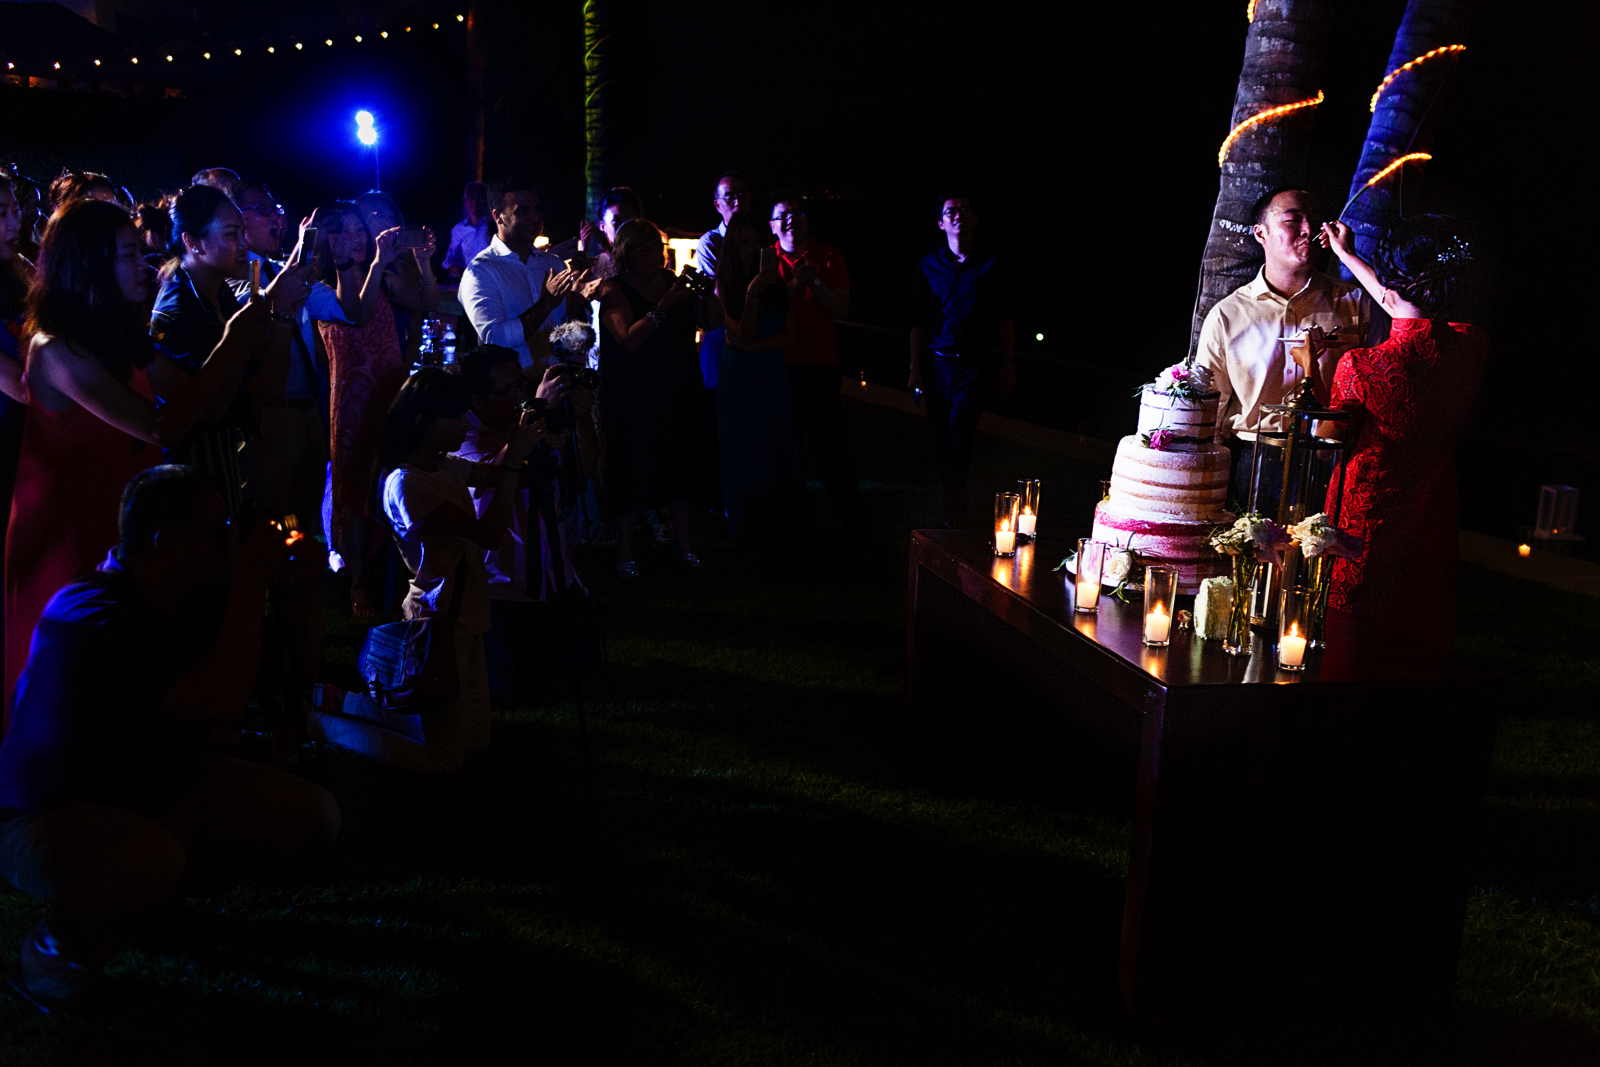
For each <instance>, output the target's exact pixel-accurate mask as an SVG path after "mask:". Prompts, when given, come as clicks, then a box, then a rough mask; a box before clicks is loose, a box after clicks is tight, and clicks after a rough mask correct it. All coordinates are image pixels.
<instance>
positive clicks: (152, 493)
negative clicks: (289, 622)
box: [0, 466, 340, 1010]
mask: <svg viewBox="0 0 1600 1067" xmlns="http://www.w3.org/2000/svg"><path fill="white" fill-rule="evenodd" d="M118 525H119V531H120V544H119V545H118V546H117V548H116V549H115V550H114V551H113V552H111V554H110V555H108V556H107V557H106V560H105V562H104V563H102V564H101V565H100V567H99V568H98V569H97V570H96V571H95V572H94V573H92V574H89V575H86V576H84V577H82V578H80V579H78V580H76V581H74V582H72V583H70V584H68V585H67V586H65V587H63V588H62V589H61V591H60V592H58V593H57V594H56V595H55V596H54V597H53V598H51V600H50V603H49V605H48V606H47V607H46V608H45V611H44V615H43V616H42V617H41V618H40V620H39V624H38V626H37V627H36V628H35V629H34V635H33V647H32V650H31V652H30V654H29V657H28V665H27V667H26V668H25V669H24V670H23V672H22V676H21V678H19V679H18V681H17V689H16V695H15V698H14V705H13V709H12V717H11V727H10V730H9V732H8V733H7V734H6V737H5V742H4V744H3V745H0V875H4V877H5V878H6V879H7V880H9V881H10V882H11V883H12V884H13V885H15V886H17V888H19V889H21V890H22V891H23V892H26V893H30V894H32V895H33V896H36V897H41V898H46V899H51V900H54V901H55V906H54V908H53V909H52V914H51V915H50V917H49V918H47V919H45V920H43V921H41V922H40V923H39V924H38V925H37V926H35V927H34V929H33V930H32V931H31V932H30V933H29V934H28V935H27V937H26V938H24V940H23V945H22V952H21V959H20V960H19V962H18V964H17V967H16V969H15V970H14V971H13V972H12V974H11V975H10V981H11V984H12V986H13V988H14V989H16V990H17V992H19V993H21V994H22V995H23V996H25V997H27V998H28V999H29V1000H31V1001H32V1002H33V1003H34V1004H36V1005H37V1006H39V1007H40V1008H41V1009H43V1010H49V1009H50V1007H51V1006H53V1005H54V1004H55V1003H58V1002H61V1001H65V1000H67V999H69V998H70V997H72V996H73V995H75V994H76V993H77V992H79V991H80V990H81V989H82V987H83V986H84V985H85V984H86V983H87V982H88V981H89V980H90V979H91V978H92V977H93V975H94V972H95V971H96V970H97V969H98V968H99V967H100V966H101V965H102V964H104V963H105V961H106V960H108V959H109V958H110V957H111V956H112V955H113V954H114V953H115V952H117V951H118V950H119V949H121V948H122V947H124V946H125V945H126V944H128V942H129V940H130V939H131V938H132V936H133V934H134V933H135V931H136V930H137V928H138V926H139V924H140V922H141V921H142V920H143V919H145V918H146V917H148V916H149V915H150V914H151V913H152V912H153V911H155V910H156V909H157V908H159V907H161V906H162V905H163V904H164V903H165V902H166V901H168V900H170V899H171V898H172V897H173V895H174V894H175V893H177V892H178V890H179V886H180V884H181V882H182V881H183V879H185V878H186V877H190V876H193V875H194V874H195V873H197V872H201V871H205V870H208V869H209V870H213V871H214V870H217V869H218V868H237V867H238V866H240V865H261V864H268V865H271V864H278V863H282V862H284V861H286V860H288V859H290V858H291V857H294V856H296V855H299V854H301V853H304V852H307V851H308V850H311V849H314V848H316V847H317V846H320V845H323V844H326V843H327V842H330V841H332V840H333V838H334V836H335V835H336V834H337V833H338V830H339V824H340V816H339V807H338V804H337V802H335V800H334V798H333V796H332V795H331V794H330V793H328V791H327V790H325V789H323V788H322V787H321V786H318V785H314V784H312V783H310V782H307V781H304V780H303V779H300V778H297V777H295V776H294V775H291V774H288V773H286V772H284V771H280V770H275V769H273V768H271V767H265V766H262V765H259V764H255V763H250V762H247V761H245V760H241V759H208V758H206V757H205V755H204V753H203V744H204V740H205V737H206V735H207V734H208V733H209V732H210V731H212V730H215V729H216V728H218V727H228V726H234V725H237V724H238V723H239V722H240V721H242V719H243V716H244V708H245V702H246V700H247V699H248V698H249V696H250V693H251V690H252V688H253V687H254V682H255V678H256V673H257V668H258V666H259V663H260V655H261V619H262V614H263V611H262V609H263V605H264V602H265V598H266V592H267V588H268V586H269V585H271V584H272V583H273V582H274V580H275V579H276V577H277V575H278V574H279V572H280V571H282V570H284V564H285V562H286V558H287V556H288V555H289V552H288V550H287V549H286V545H285V541H284V538H283V535H282V534H281V533H280V532H278V531H277V530H275V529H273V528H271V527H269V526H267V525H266V524H264V523H262V524H258V526H257V528H256V529H255V530H254V531H253V532H252V533H251V534H250V536H248V537H236V536H233V535H232V532H231V531H230V529H229V523H228V516H227V508H226V505H225V504H224V503H223V499H222V496H221V495H220V494H219V493H218V492H217V490H216V489H215V488H214V487H213V486H212V483H211V482H210V480H209V479H208V478H207V477H206V476H205V475H202V474H200V473H199V472H197V471H196V470H195V469H194V468H192V467H181V466H163V467H153V468H151V469H149V470H146V471H142V472H140V473H139V474H137V475H135V476H134V478H133V480H132V481H130V482H129V483H128V488H127V490H126V491H125V492H124V493H123V503H122V512H121V515H120V519H119V524H118ZM303 543H304V544H306V545H311V544H313V542H309V541H306V542H303ZM317 555H318V553H312V554H311V555H309V556H306V557H305V558H303V559H297V560H295V561H293V564H292V565H291V567H290V568H289V571H288V573H289V577H290V580H291V585H290V586H289V587H288V588H287V589H286V590H285V591H286V592H287V593H288V594H289V597H288V599H289V600H291V601H292V602H293V603H294V604H295V605H296V606H297V608H298V609H299V611H300V612H302V613H304V614H305V615H306V618H307V621H308V622H310V621H311V620H313V619H314V617H315V611H316V573H317V569H318V568H317V566H316V565H317V564H319V563H320V561H319V560H318V559H317V558H316V556H317ZM313 628H314V627H313Z"/></svg>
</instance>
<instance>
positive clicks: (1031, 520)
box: [1017, 508, 1039, 537]
mask: <svg viewBox="0 0 1600 1067" xmlns="http://www.w3.org/2000/svg"><path fill="white" fill-rule="evenodd" d="M1038 522H1039V516H1037V515H1035V514H1034V513H1033V509H1032V508H1023V509H1022V514H1021V515H1018V516H1017V533H1019V534H1021V535H1022V536H1023V537H1032V536H1033V531H1034V528H1035V526H1037V525H1038Z"/></svg>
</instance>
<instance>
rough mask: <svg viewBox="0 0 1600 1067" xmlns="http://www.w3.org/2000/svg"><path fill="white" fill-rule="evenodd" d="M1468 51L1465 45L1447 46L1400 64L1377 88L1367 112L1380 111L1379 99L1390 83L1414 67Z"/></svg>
mask: <svg viewBox="0 0 1600 1067" xmlns="http://www.w3.org/2000/svg"><path fill="white" fill-rule="evenodd" d="M1466 50H1467V46H1466V45H1464V44H1447V45H1445V46H1444V47H1442V48H1435V49H1434V50H1433V51H1431V52H1424V53H1422V54H1421V55H1420V56H1418V57H1417V58H1416V59H1413V60H1411V61H1410V62H1409V63H1402V64H1400V65H1399V66H1398V67H1396V68H1394V69H1393V70H1391V71H1390V72H1389V73H1388V75H1387V76H1386V77H1385V78H1384V79H1383V81H1381V82H1379V83H1378V88H1377V90H1376V91H1375V92H1373V94H1372V102H1371V103H1370V104H1368V105H1367V110H1368V111H1373V112H1376V111H1377V110H1378V97H1380V96H1382V95H1383V91H1384V90H1385V89H1387V88H1389V83H1390V82H1392V81H1394V80H1395V79H1396V78H1398V77H1400V75H1402V74H1404V73H1405V72H1406V71H1408V70H1410V69H1411V68H1412V67H1415V66H1418V65H1420V64H1422V63H1426V62H1427V61H1428V60H1430V59H1432V58H1433V57H1434V56H1443V55H1454V54H1457V53H1460V52H1465V51H1466Z"/></svg>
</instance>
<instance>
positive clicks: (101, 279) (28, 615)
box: [5, 200, 270, 693]
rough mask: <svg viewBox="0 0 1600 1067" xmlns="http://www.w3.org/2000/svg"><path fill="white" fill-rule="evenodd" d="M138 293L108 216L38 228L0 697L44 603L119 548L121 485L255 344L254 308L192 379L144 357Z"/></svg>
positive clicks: (149, 353) (233, 322)
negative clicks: (159, 401)
mask: <svg viewBox="0 0 1600 1067" xmlns="http://www.w3.org/2000/svg"><path fill="white" fill-rule="evenodd" d="M148 284H149V283H148V280H147V271H146V268H145V263H144V260H143V258H142V257H141V247H140V242H139V237H138V235H137V234H136V233H135V232H134V229H133V222H132V220H131V219H129V218H128V213H127V212H126V211H124V210H122V208H120V207H118V206H117V205H116V204H111V203H106V202H104V201H100V200H75V201H71V202H69V203H68V204H66V205H65V206H64V207H63V208H62V209H61V210H60V211H59V212H57V214H56V215H55V216H54V217H53V218H52V219H51V220H50V224H49V226H48V227H47V228H46V230H45V234H44V241H43V243H42V244H41V246H40V250H39V262H38V269H37V271H36V273H35V275H34V279H33V285H32V287H31V288H30V290H29V292H28V303H27V322H26V325H25V326H24V335H25V336H27V337H28V348H27V357H26V363H25V369H24V381H25V384H26V386H27V392H28V411H27V416H26V418H25V420H24V426H23V435H22V452H21V458H20V460H19V462H18V464H17V484H16V490H15V495H14V497H13V499H12V504H11V520H10V525H9V526H8V528H7V532H6V566H5V572H6V602H5V615H6V623H5V639H6V662H5V666H6V691H7V692H8V693H9V691H10V688H11V686H12V685H13V684H15V682H16V678H17V675H18V674H19V673H20V672H21V670H22V666H23V664H24V663H25V662H26V660H27V656H28V642H29V640H30V638H31V636H32V633H33V626H34V623H36V622H37V621H38V619H39V615H40V614H41V613H42V612H43V610H44V605H45V602H46V601H48V600H49V599H50V597H51V596H52V595H53V594H54V593H55V591H56V590H57V589H58V588H60V587H61V586H62V585H64V584H65V583H66V582H68V581H71V580H72V579H73V578H75V577H77V576H78V575H79V574H81V573H82V572H84V571H86V570H89V569H90V568H92V567H94V566H95V565H96V564H97V563H98V562H99V561H100V559H101V558H102V557H103V556H104V555H105V553H106V551H107V550H108V549H110V548H111V547H112V546H114V545H115V544H116V543H117V502H118V500H119V499H120V497H121V494H122V488H123V486H124V485H125V484H126V483H127V481H128V479H129V478H131V477H132V476H133V475H134V474H136V473H138V472H139V471H141V470H143V469H144V468H146V467H149V466H152V465H153V464H155V463H157V462H159V461H160V458H161V449H162V448H165V447H171V446H172V445H173V444H174V443H175V442H176V441H178V440H180V439H181V438H183V437H184V435H185V434H187V433H188V431H189V430H190V428H191V427H193V426H194V425H195V424H196V423H197V422H199V421H200V420H201V419H202V418H204V417H207V416H211V415H214V414H215V412H216V410H217V408H218V407H219V406H220V404H224V403H226V402H227V399H228V398H229V397H230V396H232V394H233V392H234V391H235V390H236V389H237V388H238V385H239V381H240V378H241V377H242V375H243V373H244V368H245V365H246V364H247V363H248V362H249V361H250V359H251V358H252V357H253V356H254V355H255V354H256V353H257V352H258V351H259V349H260V348H261V347H262V345H263V344H264V343H265V341H266V338H267V334H268V328H269V326H270V320H269V318H268V314H267V306H268V301H267V300H265V299H263V300H258V301H252V302H251V303H250V305H249V306H247V307H246V308H244V309H242V310H241V311H239V312H238V313H236V314H235V315H234V316H233V317H232V318H231V319H230V320H229V321H228V323H227V326H226V329H225V330H224V331H223V332H222V336H221V339H220V340H219V342H218V344H217V345H216V346H215V347H214V348H213V349H212V350H210V351H208V352H207V353H206V357H205V359H204V360H203V362H202V363H201V364H200V366H199V367H198V368H197V371H196V373H194V374H193V375H191V374H189V373H188V372H187V371H186V370H184V369H183V368H182V367H180V366H179V365H178V364H176V363H175V362H173V361H172V360H171V359H168V358H167V357H165V356H163V355H161V354H160V353H158V352H157V351H156V350H155V349H154V347H153V346H152V345H151V343H150V337H149V333H148V325H147V323H146V321H145V318H144V300H145V297H146V294H147V289H148ZM158 394H159V395H160V396H162V397H164V398H165V399H166V402H165V403H164V404H162V405H161V406H160V407H157V406H156V402H155V397H156V395H158Z"/></svg>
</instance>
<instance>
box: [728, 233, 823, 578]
mask: <svg viewBox="0 0 1600 1067" xmlns="http://www.w3.org/2000/svg"><path fill="white" fill-rule="evenodd" d="M717 295H718V296H719V297H721V298H722V306H723V308H724V309H725V310H726V312H727V316H728V328H727V331H726V334H727V336H726V340H725V343H724V345H723V348H722V355H721V357H720V358H719V359H718V361H717V447H718V450H719V452H720V453H721V457H722V502H723V507H724V508H725V510H726V512H727V516H728V532H729V533H730V534H732V536H733V540H734V544H735V545H736V546H737V547H738V548H739V549H740V551H742V552H743V553H744V554H745V555H746V556H754V555H756V554H757V547H756V546H757V544H758V543H760V542H762V541H770V538H768V537H762V536H761V535H763V534H767V535H771V534H781V533H782V532H783V531H784V530H785V529H787V528H788V527H789V526H791V525H793V524H794V523H796V522H799V521H803V517H804V494H805V483H804V482H803V480H802V479H801V474H800V446H799V444H798V442H797V440H796V438H795V432H794V408H793V407H792V406H791V404H790V400H789V371H788V367H787V365H786V364H785V363H784V359H783V350H784V348H785V347H787V346H788V345H789V344H790V343H791V342H793V340H794V312H793V309H792V308H791V307H790V306H789V290H788V289H787V288H786V287H785V286H784V285H783V283H782V281H781V279H780V278H779V275H778V253H777V249H776V248H775V247H774V246H773V243H772V233H771V231H770V228H767V227H764V225H763V223H761V222H760V221H759V220H758V218H757V216H756V215H754V214H753V213H750V212H740V213H738V214H736V215H734V216H733V218H732V219H731V220H729V222H728V234H727V236H726V237H725V238H724V239H723V242H722V254H721V255H720V256H718V258H717Z"/></svg>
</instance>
